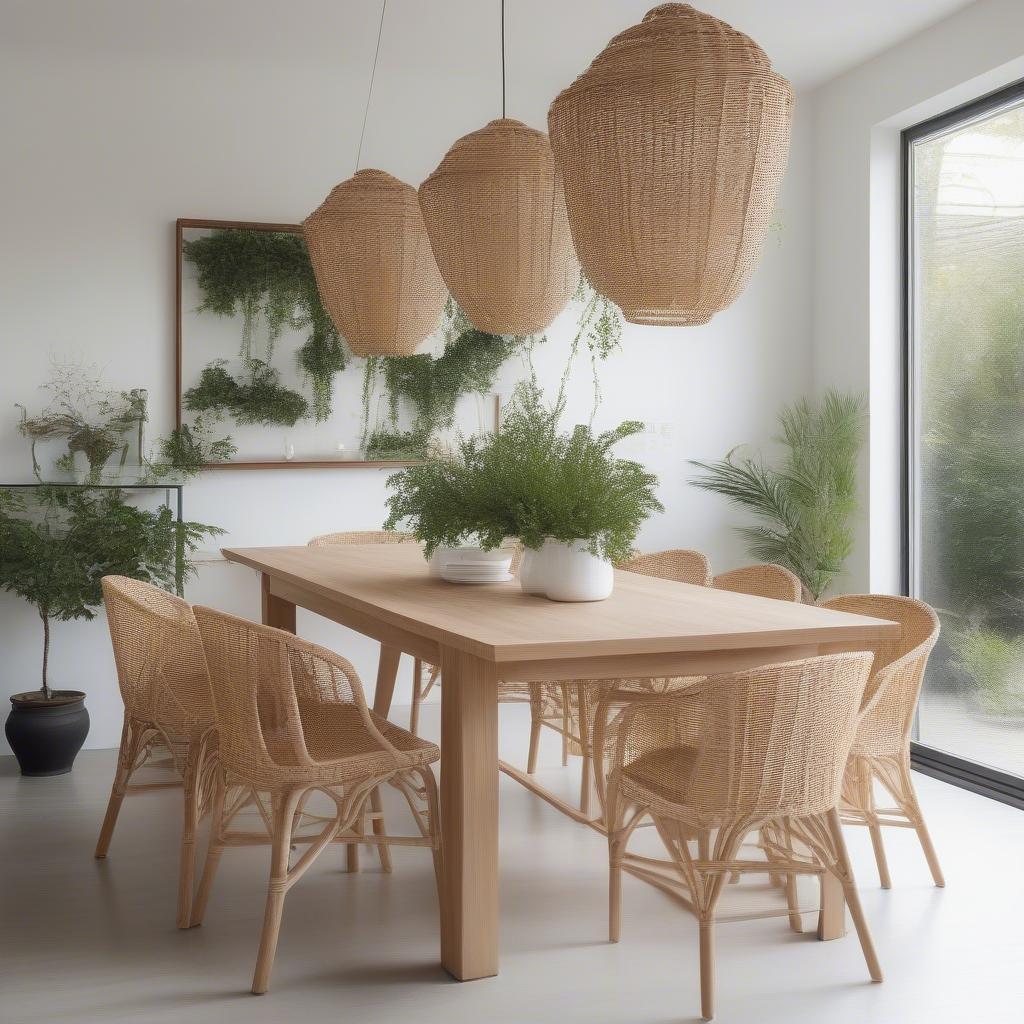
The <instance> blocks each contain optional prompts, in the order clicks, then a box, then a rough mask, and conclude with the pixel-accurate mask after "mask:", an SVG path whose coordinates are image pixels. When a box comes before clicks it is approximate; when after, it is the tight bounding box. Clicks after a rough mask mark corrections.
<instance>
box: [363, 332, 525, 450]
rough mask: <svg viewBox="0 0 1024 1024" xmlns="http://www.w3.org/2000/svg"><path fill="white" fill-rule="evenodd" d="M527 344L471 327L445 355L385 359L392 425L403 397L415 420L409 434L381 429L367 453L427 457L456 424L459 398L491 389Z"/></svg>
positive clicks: (370, 439)
mask: <svg viewBox="0 0 1024 1024" xmlns="http://www.w3.org/2000/svg"><path fill="white" fill-rule="evenodd" d="M521 344H522V339H520V338H515V337H503V336H501V335H496V334H485V333H484V332H483V331H478V330H476V329H473V328H470V329H469V330H464V331H463V332H462V333H461V334H460V335H459V336H458V337H457V338H455V340H454V341H452V342H451V343H450V344H449V345H448V346H447V347H446V348H445V350H444V352H443V353H442V354H441V355H439V356H436V357H435V356H432V355H429V354H425V353H424V354H419V355H413V356H394V357H390V358H385V359H382V360H381V363H382V366H383V377H384V383H385V385H386V387H387V390H388V395H389V398H390V401H391V403H392V409H391V413H392V415H391V420H392V423H394V422H395V421H396V420H397V411H398V410H397V405H398V401H399V399H403V398H404V399H405V400H407V401H408V402H409V404H410V405H411V406H412V407H413V410H414V419H413V424H412V427H411V428H410V429H409V430H408V431H404V432H403V431H398V430H395V429H378V430H375V431H374V432H373V433H371V434H370V435H369V437H368V438H367V439H366V441H365V443H364V447H365V448H366V451H367V454H368V455H372V456H377V457H383V456H384V455H388V456H393V453H395V452H399V453H402V454H404V455H406V456H411V457H414V458H419V457H422V455H423V454H425V452H426V448H427V445H428V444H429V441H430V439H431V437H432V436H433V435H434V434H435V432H436V431H438V430H443V429H446V428H448V427H450V426H451V425H452V423H453V422H454V420H455V407H456V405H457V404H458V401H459V399H460V398H461V397H462V396H463V395H469V394H485V393H486V392H487V391H489V390H490V388H491V386H492V385H493V383H494V378H495V375H496V374H497V372H498V370H499V369H500V368H501V366H502V364H503V363H504V362H505V361H506V360H507V359H508V358H509V356H511V355H512V353H513V352H514V351H515V350H516V349H517V348H518V347H519V346H520V345H521Z"/></svg>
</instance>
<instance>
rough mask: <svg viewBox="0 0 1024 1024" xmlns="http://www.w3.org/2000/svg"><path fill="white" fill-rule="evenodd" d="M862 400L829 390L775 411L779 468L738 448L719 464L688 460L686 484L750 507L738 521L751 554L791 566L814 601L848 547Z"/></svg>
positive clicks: (836, 571) (835, 572)
mask: <svg viewBox="0 0 1024 1024" xmlns="http://www.w3.org/2000/svg"><path fill="white" fill-rule="evenodd" d="M864 420H865V410H864V402H863V400H862V399H861V398H859V397H856V396H852V395H844V394H840V393H839V392H836V391H829V392H828V393H827V394H826V395H825V396H824V398H823V399H822V401H821V402H820V403H819V404H813V403H811V402H807V401H800V402H797V403H796V404H795V405H793V406H790V407H789V408H786V409H783V411H782V412H781V413H780V414H779V423H780V425H781V428H782V435H781V437H780V438H779V440H780V441H781V442H782V444H783V445H784V447H785V455H784V457H783V460H782V463H781V465H780V466H779V467H777V468H776V467H772V466H770V465H768V464H766V463H765V461H764V460H763V459H762V458H761V457H760V456H756V457H752V458H741V457H739V456H738V455H737V449H733V451H731V452H729V454H728V455H727V456H726V457H725V459H724V460H722V461H721V462H692V463H691V465H693V466H696V467H697V468H698V469H701V470H703V471H704V475H703V476H699V477H696V478H694V479H693V480H692V481H691V482H692V483H693V484H694V485H695V486H697V487H700V488H701V489H702V490H705V491H711V492H713V493H715V494H721V495H723V496H724V497H726V498H728V499H729V500H730V501H731V502H732V503H733V504H735V505H738V506H739V507H741V508H743V509H745V510H747V511H748V512H751V513H753V514H754V515H755V516H756V517H757V518H758V519H760V520H761V524H760V525H758V526H753V527H741V528H739V532H740V533H741V534H742V535H743V536H744V537H745V538H746V540H747V547H748V550H749V551H750V553H751V555H753V556H754V557H755V558H757V559H759V560H760V561H762V562H777V563H778V564H779V565H784V566H786V568H787V569H791V570H792V571H793V572H794V573H796V575H797V576H799V577H800V579H801V580H802V581H803V584H804V586H805V587H807V589H808V590H809V591H810V593H811V594H812V595H813V597H814V598H815V600H817V599H818V598H819V597H820V596H821V595H822V594H823V593H824V591H825V590H826V589H827V588H828V586H829V584H830V583H831V582H832V580H833V579H834V578H835V577H836V576H837V575H838V574H839V573H840V572H842V569H843V564H844V563H845V561H846V559H847V557H848V556H849V554H850V550H851V548H852V547H853V531H852V528H851V525H850V520H851V518H852V516H853V514H854V513H855V512H856V509H857V503H856V485H857V455H858V453H859V451H860V447H861V444H862V443H863V437H864Z"/></svg>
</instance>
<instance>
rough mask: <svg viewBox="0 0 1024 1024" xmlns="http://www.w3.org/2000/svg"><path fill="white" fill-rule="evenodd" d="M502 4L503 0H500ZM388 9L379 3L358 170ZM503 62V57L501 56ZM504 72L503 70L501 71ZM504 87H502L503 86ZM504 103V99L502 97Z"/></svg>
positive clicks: (357, 155) (358, 153)
mask: <svg viewBox="0 0 1024 1024" xmlns="http://www.w3.org/2000/svg"><path fill="white" fill-rule="evenodd" d="M501 2H502V6H504V3H505V0H501ZM387 9H388V0H384V2H383V3H382V4H381V5H380V24H379V25H378V26H377V48H376V49H375V50H374V51H373V69H372V70H371V71H370V88H369V89H367V90H366V109H365V110H364V111H363V127H362V128H361V129H360V130H359V148H358V149H357V150H356V170H357V171H358V170H359V161H360V160H361V159H362V156H363V138H364V137H365V135H366V119H367V117H369V115H370V100H372V99H373V80H374V78H376V77H377V58H378V57H379V56H380V37H381V36H382V35H383V34H384V12H385V11H386V10H387ZM504 45H505V44H504V42H502V52H503V53H504ZM502 61H503V63H504V57H503V58H502ZM502 74H504V71H503V72H502ZM503 88H504V87H503ZM502 103H504V99H502Z"/></svg>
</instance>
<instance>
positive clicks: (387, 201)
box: [302, 170, 448, 356]
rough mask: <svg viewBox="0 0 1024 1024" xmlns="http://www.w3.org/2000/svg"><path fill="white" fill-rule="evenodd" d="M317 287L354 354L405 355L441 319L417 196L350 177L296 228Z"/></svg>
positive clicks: (440, 288) (389, 183)
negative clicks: (301, 232)
mask: <svg viewBox="0 0 1024 1024" xmlns="http://www.w3.org/2000/svg"><path fill="white" fill-rule="evenodd" d="M302 230H303V233H304V234H305V236H306V246H307V247H308V249H309V258H310V261H311V262H312V264H313V271H314V273H315V274H316V283H317V287H318V288H319V290H320V298H321V300H322V301H323V304H324V307H325V308H326V310H327V312H328V313H329V314H330V316H331V319H332V320H333V321H334V326H335V327H337V328H338V331H339V333H340V334H341V335H342V336H343V337H344V338H345V340H346V341H347V342H348V346H349V348H351V349H352V351H353V352H354V353H355V354H356V355H357V356H407V355H411V354H412V353H413V352H414V351H415V350H416V348H417V346H418V345H419V344H420V343H421V342H422V341H423V340H424V338H426V337H427V336H428V335H430V334H432V333H433V332H434V331H435V330H436V329H437V327H438V325H439V323H440V321H441V313H442V311H443V310H444V304H445V300H446V299H447V297H448V290H447V289H446V288H445V286H444V281H442V280H441V275H440V273H438V269H437V264H436V263H435V262H434V254H433V253H432V252H431V249H430V242H429V240H428V239H427V232H426V230H425V228H424V227H423V218H422V217H421V216H420V207H419V202H418V200H417V198H416V190H415V189H414V188H413V187H412V186H411V185H407V184H405V182H402V181H399V180H398V179H397V178H393V177H392V176H391V175H390V174H386V173H385V172H384V171H378V170H363V171H357V172H356V173H355V175H354V176H353V177H351V178H349V179H348V180H347V181H343V182H342V183H341V184H340V185H337V186H335V187H334V188H333V189H332V190H331V194H330V195H329V196H328V197H327V198H326V199H325V200H324V201H323V203H322V204H321V205H320V206H319V208H318V209H316V210H315V211H314V212H313V213H311V214H310V215H309V216H308V217H307V218H306V219H305V220H304V221H303V223H302Z"/></svg>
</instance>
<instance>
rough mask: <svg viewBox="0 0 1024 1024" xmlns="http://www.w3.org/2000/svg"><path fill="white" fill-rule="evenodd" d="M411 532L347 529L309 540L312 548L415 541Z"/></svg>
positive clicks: (323, 534)
mask: <svg viewBox="0 0 1024 1024" xmlns="http://www.w3.org/2000/svg"><path fill="white" fill-rule="evenodd" d="M415 541H416V538H415V537H414V536H413V535H412V534H411V533H398V532H396V531H394V530H345V531H343V532H341V533H322V534H321V535H320V536H319V537H314V538H313V539H312V540H311V541H310V542H309V547H311V548H328V547H331V546H333V545H335V544H407V543H410V542H413V543H414V542H415Z"/></svg>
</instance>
